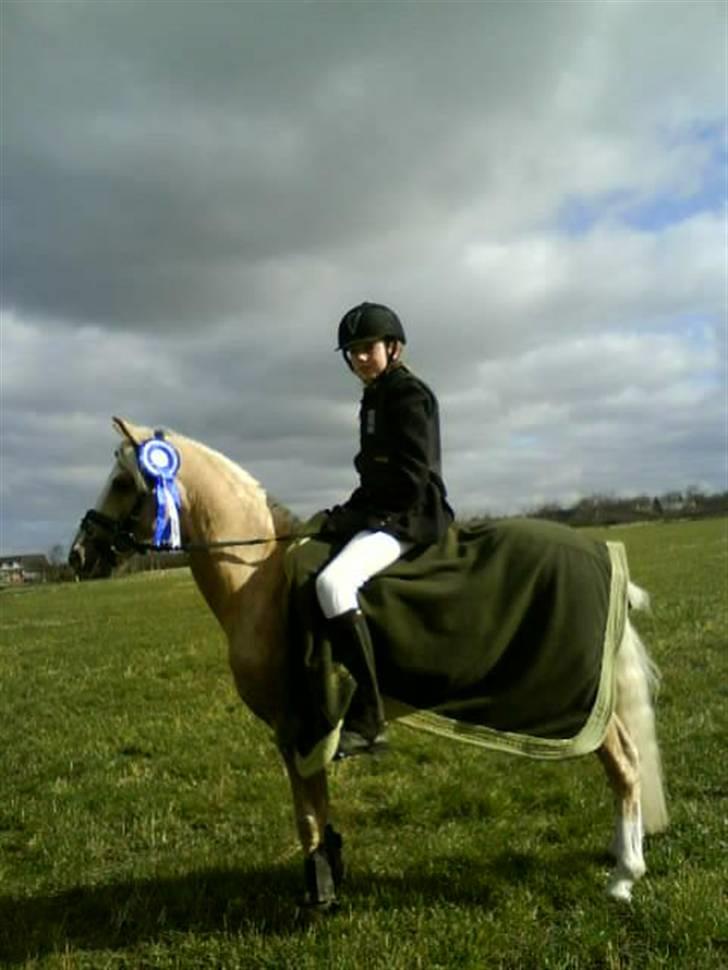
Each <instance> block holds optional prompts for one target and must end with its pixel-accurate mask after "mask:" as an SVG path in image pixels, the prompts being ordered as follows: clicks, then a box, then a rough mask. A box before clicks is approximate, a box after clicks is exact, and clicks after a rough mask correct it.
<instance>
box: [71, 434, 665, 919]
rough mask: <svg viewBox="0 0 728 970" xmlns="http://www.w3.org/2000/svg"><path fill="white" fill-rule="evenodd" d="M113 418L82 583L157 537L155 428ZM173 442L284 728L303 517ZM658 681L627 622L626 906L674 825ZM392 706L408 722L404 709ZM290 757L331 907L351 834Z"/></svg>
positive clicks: (622, 803) (219, 462) (614, 742)
mask: <svg viewBox="0 0 728 970" xmlns="http://www.w3.org/2000/svg"><path fill="white" fill-rule="evenodd" d="M113 423H114V427H115V429H116V431H117V432H118V433H119V434H120V435H121V437H122V443H121V445H120V446H119V447H118V448H117V450H116V454H115V462H114V465H113V468H112V470H111V473H110V475H109V478H108V481H107V483H106V485H105V487H104V489H103V491H102V493H101V495H100V497H99V500H98V503H97V505H96V508H95V510H92V511H90V512H89V513H87V514H86V516H85V517H84V520H83V522H82V524H81V527H80V529H79V531H78V534H77V535H76V538H75V540H74V543H73V546H72V550H71V555H70V560H71V563H72V565H73V566H74V567H75V569H76V571H77V573H78V574H79V575H81V576H82V577H93V576H102V575H108V574H109V573H110V571H111V569H112V567H113V566H114V565H115V564H116V563H117V562H118V561H119V559H120V558H123V557H124V556H127V555H130V554H131V553H132V552H133V550H134V544H135V542H136V543H138V542H143V541H145V540H148V539H149V537H150V536H151V534H152V524H153V519H154V507H155V498H154V490H153V488H151V487H150V483H149V480H148V478H147V477H146V476H145V475H144V474H142V472H141V471H140V467H139V463H138V448H139V445H140V444H141V443H142V442H144V441H145V440H148V439H149V438H151V437H152V436H153V434H154V432H153V431H151V430H150V429H149V428H143V427H138V426H135V425H133V424H130V423H129V422H128V421H122V420H120V419H118V418H115V419H114V422H113ZM167 440H168V441H169V442H170V444H172V445H173V446H174V447H175V448H176V449H177V451H178V452H179V454H180V456H181V468H180V472H179V478H178V489H179V499H180V528H181V534H182V539H183V541H184V542H185V543H186V544H187V546H188V547H192V551H191V553H190V566H191V570H192V574H193V576H194V579H195V581H196V583H197V585H198V587H199V589H200V591H201V592H202V595H203V596H204V598H205V600H206V602H207V604H208V606H209V607H210V609H211V610H212V612H213V613H214V614H215V616H216V617H217V619H218V621H219V623H220V625H221V626H222V628H223V630H224V631H225V634H226V636H227V639H228V644H229V662H230V666H231V668H232V673H233V677H234V679H235V684H236V686H237V689H238V692H239V694H240V696H241V698H242V700H243V701H244V702H245V703H246V704H247V705H248V706H249V707H250V708H251V710H252V711H253V712H254V713H255V714H256V715H257V716H258V717H260V718H261V719H262V720H263V721H264V722H265V723H266V724H268V725H269V726H270V727H271V728H272V729H273V731H274V732H276V733H279V732H280V730H281V728H282V725H283V722H284V720H285V714H286V704H287V694H286V690H287V684H288V683H289V681H288V677H287V655H286V631H285V622H286V610H285V608H284V605H283V604H285V602H286V599H285V598H286V595H287V585H286V578H285V575H284V568H283V565H284V564H283V558H284V554H285V550H286V547H287V542H286V539H285V537H286V536H288V535H289V534H290V533H291V532H292V531H295V524H294V521H293V518H292V516H291V515H290V514H289V513H287V512H286V511H285V510H284V509H282V508H281V507H279V506H277V505H275V504H274V503H271V502H270V501H269V500H268V498H267V496H266V494H265V492H264V491H263V489H262V488H261V487H260V485H259V484H258V483H257V482H256V481H255V480H254V479H253V478H251V477H250V476H249V475H248V474H247V473H246V472H245V471H243V470H242V469H241V468H240V467H238V466H237V465H235V464H234V463H233V462H231V461H230V460H229V459H227V458H225V457H224V456H223V455H221V454H219V453H218V452H216V451H213V450H212V449H210V448H207V447H206V446H204V445H202V444H199V443H197V442H195V441H192V440H190V439H188V438H185V437H182V436H181V435H178V434H174V433H169V434H168V438H167ZM129 537H133V539H132V541H131V542H130V541H129ZM243 537H263V538H265V539H268V538H270V541H265V542H262V543H260V544H259V545H251V546H250V547H249V548H248V549H246V551H245V554H244V555H239V554H238V553H236V551H235V550H234V549H233V548H219V547H215V546H214V543H216V542H218V543H219V542H220V541H221V540H224V539H232V538H243ZM125 540H126V541H125ZM629 600H630V605H632V606H634V607H638V608H639V607H644V606H646V604H647V596H646V594H645V593H643V592H642V591H641V590H639V589H638V588H637V587H636V586H633V585H632V584H631V583H630V584H629ZM655 679H656V671H655V668H654V666H653V665H652V663H651V661H650V659H649V657H648V655H647V652H646V650H645V648H644V646H643V645H642V643H641V642H640V640H639V638H638V636H637V634H636V632H635V630H634V628H633V627H632V626H631V624H630V622H629V619H627V620H626V625H625V629H624V633H623V636H622V641H621V645H620V647H619V652H618V656H617V664H616V703H615V710H614V713H613V714H612V715H611V718H610V720H609V721H608V724H607V728H606V732H605V733H604V736H603V739H602V742H601V745H600V746H599V747H598V749H597V751H596V753H597V755H598V757H599V759H600V761H601V763H602V765H603V766H604V769H605V771H606V774H607V778H608V779H609V783H610V785H611V787H612V789H613V792H614V795H615V800H616V806H617V812H616V825H615V832H614V839H613V842H612V846H611V851H612V854H613V856H614V858H615V860H616V864H615V867H614V869H613V871H612V873H611V874H610V878H609V882H608V892H609V894H610V895H611V896H612V897H614V898H616V899H621V900H628V899H629V898H630V896H631V891H632V885H633V883H634V882H635V881H636V880H637V879H639V878H640V877H641V876H642V875H643V874H644V872H645V862H644V857H643V851H642V841H643V833H644V832H647V833H651V832H658V831H660V830H662V829H664V828H665V827H666V825H667V810H666V806H665V797H664V793H663V784H662V770H661V762H660V754H659V749H658V745H657V738H656V733H655V723H654V715H653V708H652V703H651V688H652V687H653V686H654V682H655ZM392 710H393V713H394V716H395V717H396V716H397V710H396V708H394V707H393V708H392ZM281 753H282V756H283V759H284V761H285V765H286V769H287V772H288V776H289V778H290V783H291V788H292V792H293V802H294V808H295V817H296V824H297V828H298V834H299V838H300V842H301V846H302V849H303V854H304V874H305V878H306V887H307V901H308V903H309V904H310V905H312V906H316V907H319V908H321V909H326V908H329V907H330V906H331V905H332V904H334V903H335V901H336V890H337V888H338V885H339V883H340V881H341V878H342V874H343V866H342V859H341V844H342V841H341V837H340V836H339V835H338V833H336V832H335V831H334V830H333V828H332V827H331V825H329V823H328V810H329V806H328V795H327V782H326V773H325V770H319V771H316V772H315V773H314V774H312V775H311V776H309V777H303V776H302V775H301V773H300V771H299V769H298V767H297V762H296V758H295V756H294V752H293V751H291V750H288V749H287V748H286V747H285V746H282V751H281Z"/></svg>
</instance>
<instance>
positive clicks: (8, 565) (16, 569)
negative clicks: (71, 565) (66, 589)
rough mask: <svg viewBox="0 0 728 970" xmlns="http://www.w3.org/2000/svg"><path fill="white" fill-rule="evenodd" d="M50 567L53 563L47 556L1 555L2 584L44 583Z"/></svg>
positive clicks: (0, 572)
mask: <svg viewBox="0 0 728 970" xmlns="http://www.w3.org/2000/svg"><path fill="white" fill-rule="evenodd" d="M50 568H51V564H50V563H49V562H48V560H47V558H46V557H45V556H39V555H28V556H2V557H0V585H3V586H6V585H11V584H12V585H15V584H19V583H44V582H45V581H46V579H47V578H48V573H49V571H50Z"/></svg>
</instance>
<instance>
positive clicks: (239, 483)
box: [167, 430, 298, 526]
mask: <svg viewBox="0 0 728 970" xmlns="http://www.w3.org/2000/svg"><path fill="white" fill-rule="evenodd" d="M167 433H168V434H170V435H172V436H174V437H175V438H177V439H178V440H180V441H182V442H184V443H185V444H186V445H190V446H191V447H192V448H193V449H195V450H196V451H198V452H199V453H201V454H202V455H204V456H205V457H207V458H209V459H210V461H212V462H214V463H217V464H218V465H221V466H222V467H223V468H224V469H226V470H227V471H228V472H229V474H230V477H231V479H232V481H233V483H234V486H235V489H236V491H237V493H238V495H239V497H240V499H241V502H242V501H245V500H249V499H250V498H251V495H252V496H253V497H255V498H260V499H261V500H262V501H264V502H265V503H266V505H267V506H268V509H269V510H270V513H271V515H272V516H273V522H274V523H275V525H276V526H278V525H284V526H292V525H294V524H296V523H297V521H298V519H297V517H296V516H295V515H294V514H293V513H292V512H291V511H290V510H289V509H287V508H286V506H285V505H283V503H282V502H279V501H278V499H276V498H274V497H273V496H271V495H269V494H268V492H267V491H266V489H265V488H263V486H262V485H261V484H260V482H259V481H258V480H257V479H256V478H254V477H253V476H252V475H251V474H250V473H249V472H247V471H246V470H245V469H244V468H243V467H242V466H241V465H239V464H238V463H237V462H235V461H233V460H232V458H228V456H227V455H225V454H223V453H222V452H221V451H217V450H216V449H215V448H211V447H210V446H209V445H206V444H203V443H202V442H201V441H196V440H195V439H194V438H189V437H187V436H186V435H183V434H179V433H178V432H176V431H172V430H169V431H168V432H167Z"/></svg>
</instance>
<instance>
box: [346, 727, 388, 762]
mask: <svg viewBox="0 0 728 970" xmlns="http://www.w3.org/2000/svg"><path fill="white" fill-rule="evenodd" d="M386 750H387V740H386V737H385V736H384V734H378V735H377V737H376V738H374V740H373V741H370V740H368V739H367V738H365V737H363V736H362V735H361V734H358V733H357V732H356V731H342V732H341V737H340V739H339V747H338V748H337V749H336V754H335V755H334V761H343V760H344V759H345V758H355V757H356V756H357V755H360V754H381V753H382V752H384V751H386Z"/></svg>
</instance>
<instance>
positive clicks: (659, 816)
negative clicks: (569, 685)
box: [617, 583, 668, 833]
mask: <svg viewBox="0 0 728 970" xmlns="http://www.w3.org/2000/svg"><path fill="white" fill-rule="evenodd" d="M627 595H628V600H629V605H630V606H631V607H633V608H634V609H638V610H641V609H642V610H643V609H648V608H649V604H650V598H649V596H648V594H647V593H646V592H645V591H644V590H643V589H640V588H639V586H635V585H634V583H629V586H628V593H627ZM659 683H660V672H659V670H658V669H657V666H656V665H655V663H654V662H653V661H652V660H651V659H650V656H649V654H648V653H647V648H646V647H645V645H644V644H643V643H642V641H641V640H640V638H639V636H638V635H637V631H636V630H635V628H634V627H633V626H632V624H631V623H630V621H629V618H627V622H626V623H625V628H624V636H623V637H622V643H621V646H620V648H619V653H618V655H617V715H618V716H619V718H620V720H621V721H622V723H623V724H624V725H625V727H626V728H627V730H628V731H629V734H630V736H631V738H632V740H633V741H634V743H635V745H636V746H637V751H638V753H639V758H640V785H641V802H642V820H643V825H644V829H645V832H648V833H650V832H661V831H662V830H663V829H665V828H667V824H668V813H667V805H666V802H665V790H664V786H663V780H662V759H661V757H660V748H659V745H658V743H657V731H656V729H655V712H654V709H653V706H652V697H653V695H654V693H655V692H656V690H657V688H658V686H659Z"/></svg>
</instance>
